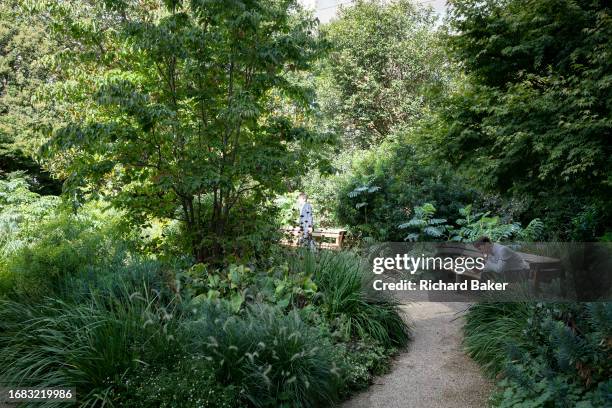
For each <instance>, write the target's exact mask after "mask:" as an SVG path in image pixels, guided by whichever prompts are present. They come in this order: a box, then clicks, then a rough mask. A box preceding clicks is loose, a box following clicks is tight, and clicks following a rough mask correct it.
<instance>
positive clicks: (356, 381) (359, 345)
mask: <svg viewBox="0 0 612 408" xmlns="http://www.w3.org/2000/svg"><path fill="white" fill-rule="evenodd" d="M336 348H337V350H338V353H339V355H338V357H337V359H338V361H341V362H342V364H343V367H344V370H343V373H344V381H345V382H346V388H345V393H346V394H348V393H350V392H351V391H356V390H362V389H364V388H366V387H367V386H368V385H370V384H371V383H372V380H373V379H374V376H376V375H381V374H384V373H386V372H387V371H388V369H389V358H390V356H391V354H392V350H388V349H386V348H385V347H383V346H382V345H380V343H378V342H377V341H375V340H373V339H371V338H366V339H362V340H359V341H357V342H352V343H340V344H338V345H337V346H336Z"/></svg>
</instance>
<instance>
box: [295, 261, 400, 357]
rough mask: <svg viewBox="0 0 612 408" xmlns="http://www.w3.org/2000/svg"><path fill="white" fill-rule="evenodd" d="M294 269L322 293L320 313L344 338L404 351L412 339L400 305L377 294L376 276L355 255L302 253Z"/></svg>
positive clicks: (387, 297)
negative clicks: (374, 283) (374, 279)
mask: <svg viewBox="0 0 612 408" xmlns="http://www.w3.org/2000/svg"><path fill="white" fill-rule="evenodd" d="M292 268H293V269H294V270H302V271H304V273H305V274H307V275H308V276H312V280H313V281H314V282H315V284H316V285H317V287H318V288H319V291H320V292H321V293H322V296H321V297H320V298H321V300H320V302H321V305H320V306H321V309H322V311H323V313H324V314H325V316H326V318H327V319H328V320H329V321H330V322H332V324H334V325H336V326H337V329H338V330H339V331H340V333H341V334H342V335H343V337H345V338H348V339H350V338H366V337H367V338H372V339H374V340H376V341H378V342H379V343H380V344H382V345H383V346H384V347H385V348H387V349H391V348H401V347H404V346H405V345H406V344H407V343H408V340H409V339H410V334H409V330H408V326H407V325H406V322H405V321H404V320H403V319H402V316H401V312H400V310H399V307H398V306H399V304H398V302H396V301H395V300H394V299H393V298H391V297H390V296H388V295H387V294H385V293H382V292H374V291H373V289H372V284H371V283H372V279H373V277H374V275H373V274H372V272H371V271H370V270H368V268H367V267H366V266H365V264H364V263H363V261H362V260H361V259H360V258H359V257H358V256H356V255H354V254H352V253H348V252H339V253H336V252H334V253H332V252H321V253H317V254H314V253H311V252H303V253H300V254H299V256H297V257H295V258H294V259H293V264H292Z"/></svg>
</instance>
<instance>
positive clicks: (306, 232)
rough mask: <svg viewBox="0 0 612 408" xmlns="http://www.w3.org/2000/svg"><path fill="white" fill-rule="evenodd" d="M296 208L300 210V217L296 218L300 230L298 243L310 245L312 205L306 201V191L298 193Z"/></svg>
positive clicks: (312, 221)
mask: <svg viewBox="0 0 612 408" xmlns="http://www.w3.org/2000/svg"><path fill="white" fill-rule="evenodd" d="M298 209H299V211H300V218H299V219H298V225H299V226H300V230H301V232H302V237H301V238H300V243H301V244H302V245H306V246H311V244H312V232H313V231H314V217H313V213H312V205H310V203H309V202H308V196H307V195H306V193H300V194H299V195H298Z"/></svg>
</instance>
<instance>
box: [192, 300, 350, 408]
mask: <svg viewBox="0 0 612 408" xmlns="http://www.w3.org/2000/svg"><path fill="white" fill-rule="evenodd" d="M197 313H198V314H201V317H200V318H198V319H197V320H195V321H193V322H190V323H188V324H187V326H186V333H185V336H184V337H185V338H189V339H191V345H190V349H192V350H193V351H194V352H195V353H196V355H201V356H204V358H206V359H207V360H209V361H210V362H212V365H213V366H214V367H216V368H215V370H216V375H217V379H218V381H219V382H220V383H222V384H227V385H235V386H238V387H241V388H242V389H243V391H244V395H245V397H246V398H247V400H248V401H249V403H250V405H252V406H255V407H279V406H287V407H297V406H299V407H321V406H330V405H333V404H334V403H335V402H336V401H337V399H338V395H339V393H340V390H341V386H342V381H341V378H342V376H341V371H340V367H338V366H337V365H336V363H335V361H334V354H335V349H334V347H333V346H332V345H331V344H330V342H329V335H327V336H326V335H324V334H323V333H322V332H321V330H319V329H315V328H313V327H309V326H308V325H306V324H305V323H304V322H303V321H302V320H301V319H300V318H299V315H298V313H297V312H295V311H293V312H291V313H289V315H284V314H282V311H281V309H279V308H276V307H271V306H264V305H261V304H256V305H253V306H252V307H250V308H249V310H248V311H247V313H246V315H245V316H243V317H238V316H233V315H230V314H229V313H228V312H227V309H226V308H223V307H222V306H221V304H214V303H204V304H203V305H202V309H200V310H199V311H197Z"/></svg>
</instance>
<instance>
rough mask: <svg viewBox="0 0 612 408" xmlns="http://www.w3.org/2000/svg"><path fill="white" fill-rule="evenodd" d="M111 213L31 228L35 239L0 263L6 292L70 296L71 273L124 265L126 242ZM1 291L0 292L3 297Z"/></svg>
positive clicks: (60, 218) (79, 274)
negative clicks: (117, 229)
mask: <svg viewBox="0 0 612 408" xmlns="http://www.w3.org/2000/svg"><path fill="white" fill-rule="evenodd" d="M114 221H115V220H114V219H113V218H112V216H103V215H92V214H91V213H84V214H80V215H72V214H58V215H57V216H55V217H54V218H50V219H49V220H47V221H45V222H42V223H40V224H39V225H38V226H37V227H36V228H35V229H33V228H32V230H31V231H30V241H31V242H30V243H29V244H27V245H23V246H21V247H20V248H18V249H16V250H15V251H13V252H12V253H11V254H9V255H8V256H7V257H6V258H5V259H4V261H3V262H2V264H0V276H3V280H4V281H5V284H4V286H5V288H4V289H3V291H4V294H5V295H6V294H7V293H6V291H8V292H9V294H12V295H14V296H17V297H22V298H28V299H31V300H34V299H37V298H40V297H41V296H43V295H46V296H51V295H54V294H55V295H57V296H61V295H62V294H67V293H69V292H70V291H69V290H67V288H66V287H64V286H63V285H64V284H65V283H66V282H69V281H70V280H69V279H67V278H68V277H72V278H75V279H76V278H79V277H82V276H86V275H90V274H92V272H93V269H95V268H100V267H104V268H111V269H112V268H118V267H119V266H120V265H122V264H124V263H125V259H126V257H127V256H128V255H127V253H126V249H127V248H126V246H127V243H126V242H125V241H123V240H122V239H121V238H120V236H119V232H118V231H115V230H114V227H115V226H114V224H113V222H114ZM1 294H2V292H0V295H1Z"/></svg>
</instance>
